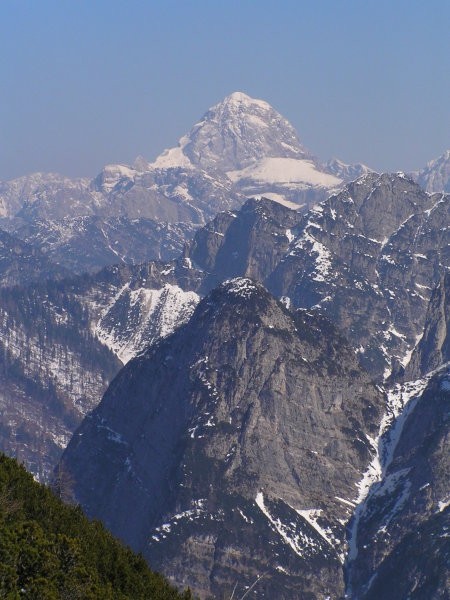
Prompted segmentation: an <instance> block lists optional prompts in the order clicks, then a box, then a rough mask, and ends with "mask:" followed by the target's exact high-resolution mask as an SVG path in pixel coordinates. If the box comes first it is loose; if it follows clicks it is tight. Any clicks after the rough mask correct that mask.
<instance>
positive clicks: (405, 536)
mask: <svg viewBox="0 0 450 600" xmlns="http://www.w3.org/2000/svg"><path fill="white" fill-rule="evenodd" d="M389 395H390V404H391V405H393V406H394V407H395V405H396V404H397V408H399V406H398V404H399V403H400V406H401V405H403V409H402V410H401V412H400V413H399V415H398V417H397V419H396V420H394V421H393V423H392V426H391V427H390V428H388V429H387V430H386V432H385V434H384V436H383V437H382V438H381V440H380V446H379V455H380V475H379V480H378V481H377V482H376V483H375V484H374V485H373V486H372V487H371V489H370V491H369V494H368V496H367V498H366V499H365V500H364V501H363V503H362V504H360V505H359V506H358V507H357V509H356V511H355V516H354V519H353V523H352V527H351V530H352V540H351V551H350V553H349V556H348V559H347V594H348V596H349V597H350V598H358V599H361V600H366V599H367V600H368V599H371V600H372V599H373V600H375V599H376V598H386V600H394V599H395V600H397V599H402V600H403V599H406V598H414V599H415V600H435V599H436V600H437V599H444V598H448V595H447V594H448V590H449V583H450V578H449V573H450V570H449V566H450V541H449V534H448V531H449V526H450V509H449V505H450V493H449V487H448V482H449V474H450V460H449V457H450V448H449V443H448V437H449V425H450V368H449V364H448V363H447V364H446V365H443V366H442V367H441V368H440V369H439V371H438V372H437V373H436V374H435V375H431V374H430V375H428V376H427V377H425V378H424V379H422V380H418V381H416V382H414V383H406V384H403V385H397V386H396V387H395V388H394V389H393V390H391V392H390V393H389Z"/></svg>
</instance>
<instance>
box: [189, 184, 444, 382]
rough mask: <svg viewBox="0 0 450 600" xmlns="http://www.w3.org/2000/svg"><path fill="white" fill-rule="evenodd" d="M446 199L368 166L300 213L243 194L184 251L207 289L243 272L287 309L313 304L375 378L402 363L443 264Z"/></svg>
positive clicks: (415, 336)
mask: <svg viewBox="0 0 450 600" xmlns="http://www.w3.org/2000/svg"><path fill="white" fill-rule="evenodd" d="M449 204H450V196H448V195H442V194H436V195H429V194H426V193H425V192H423V190H421V188H420V187H419V186H418V185H417V184H415V183H413V182H412V180H410V179H408V178H406V177H404V176H403V175H402V174H396V175H388V174H384V175H377V174H375V173H372V174H368V175H365V176H363V177H361V178H359V179H358V180H356V182H354V183H350V184H349V185H347V186H346V187H345V188H344V190H343V191H342V192H340V193H339V194H337V195H336V196H331V197H330V198H329V199H328V200H326V201H324V202H322V203H321V204H319V205H316V206H315V207H313V208H312V209H311V210H310V211H308V212H307V213H305V214H304V215H299V214H298V213H295V212H294V211H291V210H289V209H287V208H285V207H282V206H278V205H275V204H274V203H271V202H270V201H267V200H264V199H262V200H259V201H256V200H253V201H249V202H247V204H246V205H245V206H244V207H243V208H242V209H241V210H240V211H239V212H235V213H226V214H223V215H219V216H218V217H217V218H216V219H214V220H213V221H212V222H211V223H210V224H209V225H208V226H206V227H205V228H203V229H202V230H200V231H199V232H198V233H197V234H196V236H195V238H194V241H193V243H192V244H191V247H190V251H189V256H190V257H191V258H192V260H193V263H194V264H196V265H198V266H199V267H200V268H201V269H202V270H203V271H204V272H205V273H206V277H205V288H206V289H208V287H209V286H211V285H214V284H215V283H217V282H219V281H223V280H224V279H225V278H226V277H232V276H237V275H242V276H248V277H252V278H255V279H259V280H261V281H263V282H264V283H265V285H266V286H267V287H268V288H269V289H270V291H271V292H272V293H273V294H274V295H275V296H277V297H279V298H284V300H285V301H286V302H288V303H290V304H291V305H292V306H295V307H303V308H311V307H313V306H317V307H319V308H320V310H321V311H322V312H324V313H325V314H327V316H329V318H330V319H331V320H332V321H334V322H335V323H336V324H337V325H338V326H339V327H340V328H341V329H342V330H343V331H345V332H346V335H347V336H348V338H349V340H350V341H351V342H352V344H353V345H354V347H355V349H357V350H358V352H359V355H360V360H361V362H362V363H363V364H364V366H365V367H366V368H367V369H368V370H369V371H370V372H371V373H372V374H373V375H374V376H375V377H377V378H379V379H382V378H383V377H386V376H388V375H389V373H390V372H391V370H392V369H394V370H396V371H397V370H399V368H400V367H401V365H402V364H403V365H405V364H406V363H407V362H408V360H409V356H410V352H411V351H412V349H413V348H414V346H415V344H416V341H417V338H418V336H420V335H421V334H422V328H423V325H424V321H425V315H426V311H427V306H428V300H429V297H430V294H431V290H432V289H434V287H435V286H436V284H437V283H438V281H439V278H440V276H441V275H442V274H443V273H444V272H445V271H446V270H447V269H449V268H450V254H449V248H450V238H449V236H450V228H449V227H450V222H449V221H450V210H449Z"/></svg>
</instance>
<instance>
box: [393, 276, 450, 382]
mask: <svg viewBox="0 0 450 600" xmlns="http://www.w3.org/2000/svg"><path fill="white" fill-rule="evenodd" d="M449 361H450V272H448V273H447V274H446V275H443V276H442V278H441V281H440V282H439V285H438V286H437V288H436V289H435V291H434V292H433V294H432V296H431V300H430V304H429V307H428V312H427V316H426V320H425V328H424V332H423V335H422V337H421V339H420V341H419V343H418V344H417V346H416V348H415V350H414V352H413V354H412V357H411V360H410V362H409V364H408V365H407V367H406V369H405V375H404V379H405V380H406V381H409V380H413V379H419V378H420V377H423V376H424V375H426V374H427V373H429V372H430V371H433V370H434V369H436V368H438V367H439V366H440V365H442V364H444V363H446V362H449Z"/></svg>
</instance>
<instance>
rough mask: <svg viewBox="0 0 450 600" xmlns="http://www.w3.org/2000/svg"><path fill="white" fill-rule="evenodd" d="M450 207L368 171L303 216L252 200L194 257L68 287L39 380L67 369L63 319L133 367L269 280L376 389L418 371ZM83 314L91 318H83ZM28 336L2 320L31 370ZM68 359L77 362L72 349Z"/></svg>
mask: <svg viewBox="0 0 450 600" xmlns="http://www.w3.org/2000/svg"><path fill="white" fill-rule="evenodd" d="M449 199H450V197H449V196H448V195H444V196H443V195H431V196H430V195H428V194H426V193H424V192H423V191H422V190H421V189H420V187H419V186H417V185H416V184H414V183H413V182H412V181H411V180H409V179H407V178H405V177H404V176H402V175H376V174H370V175H366V176H364V177H362V178H360V179H359V180H357V182H355V183H352V184H349V185H348V186H347V187H346V188H345V189H344V190H343V192H341V193H340V194H338V195H336V196H333V197H331V198H330V199H329V200H327V201H324V202H323V203H322V204H320V205H316V206H315V207H314V208H313V209H311V210H310V211H308V212H307V213H306V214H305V215H301V214H299V213H298V212H297V211H293V210H290V209H288V208H287V207H284V206H282V205H281V204H279V203H276V202H273V201H270V200H265V199H259V200H256V199H253V200H249V201H247V203H246V204H245V205H244V206H243V207H242V209H240V210H239V211H234V212H232V211H228V212H226V213H221V214H219V215H218V216H217V217H216V218H215V219H214V220H213V221H212V222H211V223H209V224H208V225H207V226H205V227H204V228H201V229H200V230H199V231H198V232H197V234H196V235H195V238H194V241H193V242H192V245H191V247H190V248H189V249H188V250H186V252H185V256H184V258H180V259H178V260H175V261H172V262H170V263H159V262H150V263H146V264H144V265H142V266H127V265H122V266H117V267H111V268H108V269H106V270H104V271H102V272H101V273H98V274H97V275H95V276H91V277H80V278H77V279H73V280H72V281H70V282H69V283H67V284H66V283H61V284H59V285H60V295H61V298H62V296H63V295H65V296H67V297H68V298H71V299H72V301H71V302H64V301H62V300H61V302H62V304H61V305H59V304H58V302H60V299H59V296H58V297H55V298H54V299H53V302H54V303H55V304H54V309H53V313H51V316H48V315H46V316H45V317H44V316H39V317H37V318H38V319H41V318H42V320H43V322H42V323H41V324H40V325H39V326H40V327H41V328H42V331H43V333H42V334H41V335H40V337H39V340H38V341H36V342H33V345H32V347H33V348H37V350H36V352H34V355H35V357H36V358H35V359H33V364H34V365H35V367H34V372H35V374H36V377H37V380H39V379H40V380H41V381H45V378H46V377H47V374H48V373H50V372H53V370H54V369H55V368H56V366H57V365H61V369H63V370H64V372H65V369H66V367H63V366H62V365H63V364H66V363H63V362H58V361H57V362H56V363H55V362H54V361H53V358H52V356H53V354H54V352H55V350H54V349H53V341H52V340H51V338H50V337H49V336H48V335H47V334H46V333H45V331H46V330H47V329H50V330H51V329H52V328H53V326H57V327H60V326H63V325H59V324H58V323H59V321H61V319H62V317H61V315H66V313H65V312H64V311H67V314H68V317H67V318H66V317H64V318H66V322H65V324H64V328H65V331H67V332H69V331H70V334H69V333H67V334H65V335H67V336H68V339H70V336H74V337H75V338H77V339H79V336H80V335H81V336H85V335H89V336H94V338H95V343H97V342H101V343H102V344H105V345H106V346H107V347H108V348H109V349H110V350H111V351H112V352H113V353H114V354H115V355H116V357H118V358H119V359H120V361H121V363H126V362H127V361H128V360H129V359H130V358H132V357H133V356H135V355H136V354H137V353H139V352H140V351H142V350H144V349H145V348H146V347H147V346H148V345H149V344H150V343H153V342H155V341H157V340H158V339H159V337H161V336H164V335H167V334H169V333H170V332H171V331H172V330H173V329H174V328H175V327H176V326H177V325H179V324H181V323H183V322H185V321H186V320H188V318H189V317H190V316H191V314H192V312H193V310H194V308H195V305H196V304H197V303H198V301H199V300H200V297H202V296H204V295H205V294H207V293H208V292H209V291H210V290H211V289H212V288H213V287H215V286H216V285H218V284H219V283H220V282H222V281H224V280H225V279H227V278H230V277H236V276H245V277H251V278H253V279H256V280H259V281H261V282H263V283H264V284H265V285H266V286H267V287H268V288H269V289H270V291H271V292H272V293H273V294H274V295H275V296H276V297H278V298H281V299H282V300H283V302H285V303H286V304H290V305H291V306H292V307H294V308H295V307H303V308H312V307H317V308H318V309H319V310H320V311H321V312H323V313H325V314H327V316H328V317H329V318H330V319H331V320H332V321H334V322H335V324H336V325H337V326H338V327H339V328H340V329H341V330H342V331H345V333H346V335H347V337H348V338H349V340H350V341H351V343H352V345H353V347H354V348H355V350H357V352H358V356H359V360H360V361H361V362H362V363H363V364H364V366H365V367H366V368H367V369H368V370H369V371H370V373H371V374H372V376H373V377H375V378H376V379H377V380H379V381H381V380H382V379H383V378H384V377H386V376H387V375H389V373H390V372H391V370H392V369H393V370H394V373H396V374H399V373H401V371H402V368H403V367H402V366H401V363H400V361H402V362H403V364H406V363H407V362H408V358H409V355H410V353H411V351H412V350H413V348H414V346H415V344H416V341H417V339H418V337H419V336H420V335H421V334H422V332H423V327H424V323H425V318H426V313H427V306H428V298H429V297H430V294H431V291H432V289H433V288H434V287H435V286H436V284H437V283H438V282H439V280H440V278H441V277H442V275H443V273H444V272H445V270H446V269H448V267H449V266H450V257H449V254H448V252H449V247H450V246H449V237H448V236H449V231H450V230H449V215H450V211H449V210H448V209H449ZM46 293H47V292H45V291H43V289H41V291H39V289H38V290H35V289H34V288H33V287H27V288H24V289H23V290H22V291H20V292H19V291H16V294H17V298H19V297H20V298H21V299H20V301H19V300H15V301H17V302H19V304H20V303H25V304H30V305H33V304H35V305H37V306H40V305H45V303H46V302H47V298H46ZM6 297H7V296H5V298H6ZM8 302H12V300H8ZM0 308H1V307H0ZM2 310H6V312H8V309H7V308H5V309H2ZM71 311H75V312H71ZM36 314H41V313H39V311H38V313H36ZM79 314H84V315H85V316H84V317H83V318H82V319H81V320H80V317H79ZM48 319H50V321H48ZM444 321H445V318H444ZM38 323H39V321H38ZM29 327H30V321H29V320H27V319H24V317H23V315H22V316H21V315H19V314H15V321H14V324H13V325H10V322H9V321H8V320H4V324H3V325H2V324H1V323H0V331H1V333H2V336H3V337H4V339H9V338H10V337H11V336H13V337H15V338H16V339H17V340H19V341H18V344H16V346H17V345H18V346H21V347H22V348H21V350H20V352H19V350H17V352H19V354H20V358H19V359H18V360H19V363H23V364H22V367H21V368H25V369H29V366H28V365H27V364H26V362H27V358H26V357H27V356H28V354H27V352H28V349H27V341H26V340H27V339H28V338H30V339H34V337H33V336H34V333H29V331H28V328H29ZM84 328H87V329H86V330H85V329H84ZM433 331H434V330H433V329H430V333H429V334H428V333H426V335H425V336H424V340H425V339H428V338H429V336H430V335H431V336H432V335H434V334H433ZM439 335H441V334H439ZM61 344H62V345H60V346H59V348H60V350H59V352H60V353H63V354H64V353H65V352H66V350H64V347H65V346H64V343H62V342H61ZM67 353H68V355H70V356H72V350H70V349H68V350H67ZM415 360H416V359H414V360H413V362H412V363H411V364H415V363H414V361H415ZM67 364H68V363H67ZM77 364H79V363H78V362H77ZM55 365H56V366H55ZM116 365H120V363H116ZM79 368H81V371H80V372H83V368H82V367H78V366H77V367H76V368H75V371H77V369H79ZM96 368H97V367H96ZM117 368H118V366H116V367H114V368H112V369H111V368H109V367H108V369H109V370H107V374H103V375H101V373H100V372H97V375H96V377H100V379H101V380H102V381H104V384H102V385H101V386H97V388H95V389H96V392H95V393H96V394H97V395H96V397H95V398H94V396H92V398H91V402H92V406H94V405H95V404H96V403H98V402H99V400H100V398H101V394H102V392H103V391H104V389H105V388H104V387H102V386H103V385H106V384H107V382H108V381H110V377H111V375H112V374H114V373H115V372H116V371H115V369H117ZM409 368H410V369H411V368H412V367H409ZM5 373H6V370H5ZM39 373H42V376H41V375H39ZM419 375H420V374H418V375H413V378H416V377H418V376H419ZM5 377H8V376H7V375H5ZM56 377H57V378H61V377H63V375H60V374H59V372H57V373H56ZM408 377H409V375H408ZM10 389H11V388H10V387H9V384H8V385H7V380H6V379H5V388H4V404H5V403H7V404H9V405H14V404H15V400H14V397H15V394H14V393H12V391H8V390H10ZM74 397H75V396H74ZM8 398H9V399H8ZM30 406H32V402H31V404H30ZM44 422H45V419H44ZM64 431H66V430H64ZM15 439H17V438H15ZM5 450H6V448H5ZM25 451H26V449H25ZM31 462H32V463H33V464H34V462H35V461H34V458H33V460H32V461H31ZM27 464H29V462H27ZM33 469H34V467H33Z"/></svg>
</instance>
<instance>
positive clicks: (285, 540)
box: [63, 278, 384, 599]
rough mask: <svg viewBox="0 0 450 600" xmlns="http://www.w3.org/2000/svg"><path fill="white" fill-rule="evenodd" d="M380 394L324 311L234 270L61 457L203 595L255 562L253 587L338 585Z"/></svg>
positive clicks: (109, 520) (131, 538)
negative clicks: (275, 293)
mask: <svg viewBox="0 0 450 600" xmlns="http://www.w3.org/2000/svg"><path fill="white" fill-rule="evenodd" d="M383 408H384V398H383V395H382V394H381V393H380V391H379V390H378V389H377V388H376V387H374V386H373V385H372V384H371V383H370V379H369V377H368V376H367V375H366V374H365V373H364V372H363V371H362V370H361V369H360V368H359V366H358V364H357V360H356V357H355V354H354V352H353V351H352V349H351V348H350V347H349V346H348V345H347V344H346V342H345V340H344V339H343V338H342V336H341V335H340V334H339V333H338V332H337V331H336V330H335V328H334V327H333V326H332V325H331V323H329V322H328V321H327V320H326V319H324V318H323V317H320V316H319V315H315V314H313V313H309V312H305V311H300V312H297V313H291V312H289V311H288V310H287V309H285V308H284V307H283V305H282V304H280V303H278V302H277V301H276V300H275V299H274V298H273V297H272V296H270V294H268V292H266V291H265V290H264V288H262V287H261V286H260V285H258V284H255V283H253V282H252V281H251V280H248V279H239V278H238V279H233V280H230V281H228V282H226V283H225V284H223V285H221V286H219V287H218V288H217V289H216V290H214V291H212V292H211V293H210V294H209V295H208V296H207V297H206V298H205V299H204V300H203V301H202V302H201V303H200V304H199V306H198V307H197V309H196V310H195V312H194V314H193V317H192V318H191V320H190V321H189V322H188V323H187V324H186V325H185V326H184V327H182V328H180V329H179V330H178V331H177V332H175V333H174V334H173V335H172V336H170V337H168V338H166V339H165V340H163V341H161V342H160V343H158V344H156V345H155V346H153V347H151V348H150V349H149V350H147V351H146V352H145V353H144V354H142V355H141V356H140V357H138V358H136V359H134V360H132V361H131V362H130V363H128V365H127V366H126V367H125V368H124V369H123V370H122V371H121V373H120V374H119V376H118V377H117V378H116V379H115V380H114V382H113V383H112V384H111V386H110V388H109V389H108V392H107V393H106V395H105V397H104V398H103V400H102V402H101V404H100V406H99V407H98V408H97V409H96V410H95V411H94V412H93V413H92V414H91V415H90V416H89V417H88V418H87V419H86V420H85V421H84V422H83V424H82V426H81V428H80V429H79V430H78V431H77V432H76V434H75V435H74V437H73V438H72V440H71V442H70V444H69V447H68V449H67V451H66V453H65V455H64V458H63V465H64V469H65V470H67V471H68V472H69V473H70V475H71V476H72V477H73V480H74V482H75V485H74V489H75V494H76V498H77V500H78V501H80V502H81V504H82V506H83V507H84V508H85V509H86V511H87V512H88V514H89V515H91V516H95V517H99V518H101V519H102V520H103V521H104V522H105V524H106V525H107V526H108V527H109V528H111V530H112V531H113V532H114V533H115V534H116V535H119V536H120V537H121V538H122V539H124V540H126V541H127V543H130V544H131V545H132V546H133V547H134V548H135V549H138V550H140V551H142V552H143V553H144V555H145V556H146V557H147V558H148V559H149V561H150V563H151V564H153V565H154V566H155V567H156V568H160V569H162V570H163V571H164V572H165V573H166V574H167V575H168V576H169V577H170V578H171V579H172V580H173V581H174V582H176V583H177V584H178V585H185V584H186V583H187V582H189V584H190V585H191V586H192V587H193V589H194V591H195V592H196V593H198V594H199V595H200V596H201V597H202V598H204V597H209V596H210V595H213V596H214V597H221V596H220V595H221V594H228V595H230V594H231V593H232V590H233V587H234V586H235V584H236V582H237V591H236V593H239V594H240V595H242V594H243V593H244V591H245V586H248V585H251V584H252V583H253V582H254V580H255V579H256V578H257V576H258V575H262V576H263V577H262V578H261V580H260V581H258V584H257V586H255V592H254V594H255V595H254V596H253V597H267V598H275V597H277V598H285V599H287V598H298V597H299V595H302V597H304V598H318V597H325V596H331V597H337V596H338V595H339V594H341V593H342V592H343V578H342V564H341V561H342V560H343V559H342V555H343V553H344V551H345V523H346V522H347V521H348V519H349V516H350V514H351V507H352V506H353V502H354V501H355V500H356V498H357V497H358V484H359V482H360V481H361V479H362V477H363V473H364V472H365V470H366V468H367V466H368V464H369V462H370V461H371V460H372V458H373V455H374V449H373V447H372V442H371V439H372V438H373V437H374V436H375V435H376V433H377V431H378V426H379V421H380V419H381V414H382V412H383ZM125 415H126V417H125Z"/></svg>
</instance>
